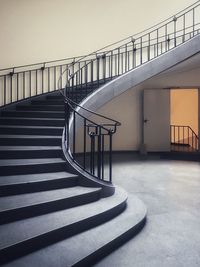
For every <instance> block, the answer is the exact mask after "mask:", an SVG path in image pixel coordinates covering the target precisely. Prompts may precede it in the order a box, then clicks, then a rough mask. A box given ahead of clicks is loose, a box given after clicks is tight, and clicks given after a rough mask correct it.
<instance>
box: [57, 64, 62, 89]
mask: <svg viewBox="0 0 200 267" xmlns="http://www.w3.org/2000/svg"><path fill="white" fill-rule="evenodd" d="M60 77H61V83H60V88H58V89H62V88H63V77H62V65H60Z"/></svg>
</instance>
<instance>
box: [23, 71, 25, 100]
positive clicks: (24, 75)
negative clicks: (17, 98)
mask: <svg viewBox="0 0 200 267" xmlns="http://www.w3.org/2000/svg"><path fill="white" fill-rule="evenodd" d="M24 97H25V72H23V98H24Z"/></svg>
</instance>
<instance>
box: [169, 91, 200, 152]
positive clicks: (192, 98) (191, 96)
mask: <svg viewBox="0 0 200 267" xmlns="http://www.w3.org/2000/svg"><path fill="white" fill-rule="evenodd" d="M198 129H199V125H198V89H173V88H172V89H171V90H170V139H171V150H172V151H181V152H195V151H197V150H198V146H199V144H198V135H199V130H198Z"/></svg>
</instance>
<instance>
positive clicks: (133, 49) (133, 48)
mask: <svg viewBox="0 0 200 267" xmlns="http://www.w3.org/2000/svg"><path fill="white" fill-rule="evenodd" d="M132 44H133V47H132V51H133V55H132V56H133V58H132V61H133V62H132V64H133V65H132V68H134V54H135V47H134V41H133V39H132Z"/></svg>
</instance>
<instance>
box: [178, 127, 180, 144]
mask: <svg viewBox="0 0 200 267" xmlns="http://www.w3.org/2000/svg"><path fill="white" fill-rule="evenodd" d="M178 143H180V127H179V126H178Z"/></svg>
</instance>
